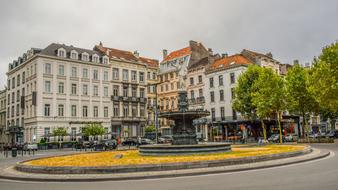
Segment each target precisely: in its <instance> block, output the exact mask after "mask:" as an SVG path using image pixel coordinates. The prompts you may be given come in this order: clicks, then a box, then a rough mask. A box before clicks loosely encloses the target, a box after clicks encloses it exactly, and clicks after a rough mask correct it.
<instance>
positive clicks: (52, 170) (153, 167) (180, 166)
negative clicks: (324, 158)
mask: <svg viewBox="0 0 338 190" xmlns="http://www.w3.org/2000/svg"><path fill="white" fill-rule="evenodd" d="M311 152H312V149H311V148H310V147H309V146H307V147H306V148H305V149H303V150H300V151H294V152H287V153H280V154H271V155H263V156H251V157H244V158H232V159H225V160H212V161H200V162H182V163H168V164H145V165H129V166H110V167H43V166H30V165H25V164H23V163H24V162H27V161H23V162H20V163H18V164H17V165H16V166H14V169H16V170H18V171H20V172H26V173H38V174H117V173H131V172H155V171H156V172H157V171H167V170H184V169H193V168H194V169H196V168H208V167H220V166H229V165H239V164H248V163H255V162H262V161H269V160H276V159H282V158H290V157H295V156H300V155H304V154H308V153H311Z"/></svg>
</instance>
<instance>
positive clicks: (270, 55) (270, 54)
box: [265, 52, 273, 59]
mask: <svg viewBox="0 0 338 190" xmlns="http://www.w3.org/2000/svg"><path fill="white" fill-rule="evenodd" d="M265 55H266V56H268V57H270V58H271V59H272V58H273V57H272V53H271V52H269V53H267V54H265Z"/></svg>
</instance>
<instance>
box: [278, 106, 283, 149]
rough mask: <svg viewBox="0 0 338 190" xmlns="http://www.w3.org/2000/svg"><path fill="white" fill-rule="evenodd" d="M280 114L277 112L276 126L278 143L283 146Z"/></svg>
mask: <svg viewBox="0 0 338 190" xmlns="http://www.w3.org/2000/svg"><path fill="white" fill-rule="evenodd" d="M280 115H281V114H280V113H279V112H277V124H278V129H279V143H280V144H283V137H282V127H281V124H280V120H281V118H280Z"/></svg>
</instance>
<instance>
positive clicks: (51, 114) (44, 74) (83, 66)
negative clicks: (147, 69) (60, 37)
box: [7, 43, 112, 143]
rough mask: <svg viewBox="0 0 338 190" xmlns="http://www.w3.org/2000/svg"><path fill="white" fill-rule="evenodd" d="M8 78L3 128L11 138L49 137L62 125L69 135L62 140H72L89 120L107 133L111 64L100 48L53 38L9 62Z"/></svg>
mask: <svg viewBox="0 0 338 190" xmlns="http://www.w3.org/2000/svg"><path fill="white" fill-rule="evenodd" d="M7 77H8V85H7V86H8V90H7V127H8V128H9V129H10V132H12V133H13V137H14V141H15V142H30V143H31V142H39V141H40V139H41V138H45V139H46V140H47V141H49V140H50V138H51V134H52V132H53V131H54V130H55V129H57V128H60V127H62V128H65V129H66V130H67V134H68V136H67V137H65V138H69V139H60V140H61V141H62V140H76V139H78V138H81V128H82V127H84V126H85V125H86V124H88V123H93V122H94V123H99V124H102V126H103V127H104V128H105V130H106V132H107V133H108V132H109V130H110V125H111V124H110V123H111V121H110V117H109V116H110V113H109V112H110V111H111V110H112V108H111V101H110V96H109V95H110V93H109V92H110V89H111V86H110V80H111V69H110V65H109V58H108V56H106V55H104V54H102V53H101V52H99V51H94V50H89V49H82V48H77V47H73V46H67V45H64V44H57V43H52V44H50V45H49V46H47V47H46V48H44V49H36V48H32V49H31V50H29V51H28V52H27V53H24V54H23V55H22V57H19V58H18V60H17V61H14V62H13V63H11V64H9V70H8V72H7ZM106 138H107V137H106Z"/></svg>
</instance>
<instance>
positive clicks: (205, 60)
mask: <svg viewBox="0 0 338 190" xmlns="http://www.w3.org/2000/svg"><path fill="white" fill-rule="evenodd" d="M208 64H209V57H204V58H202V59H200V60H198V61H196V62H194V63H192V64H190V65H189V67H188V70H191V69H197V68H199V67H203V66H206V65H208Z"/></svg>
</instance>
